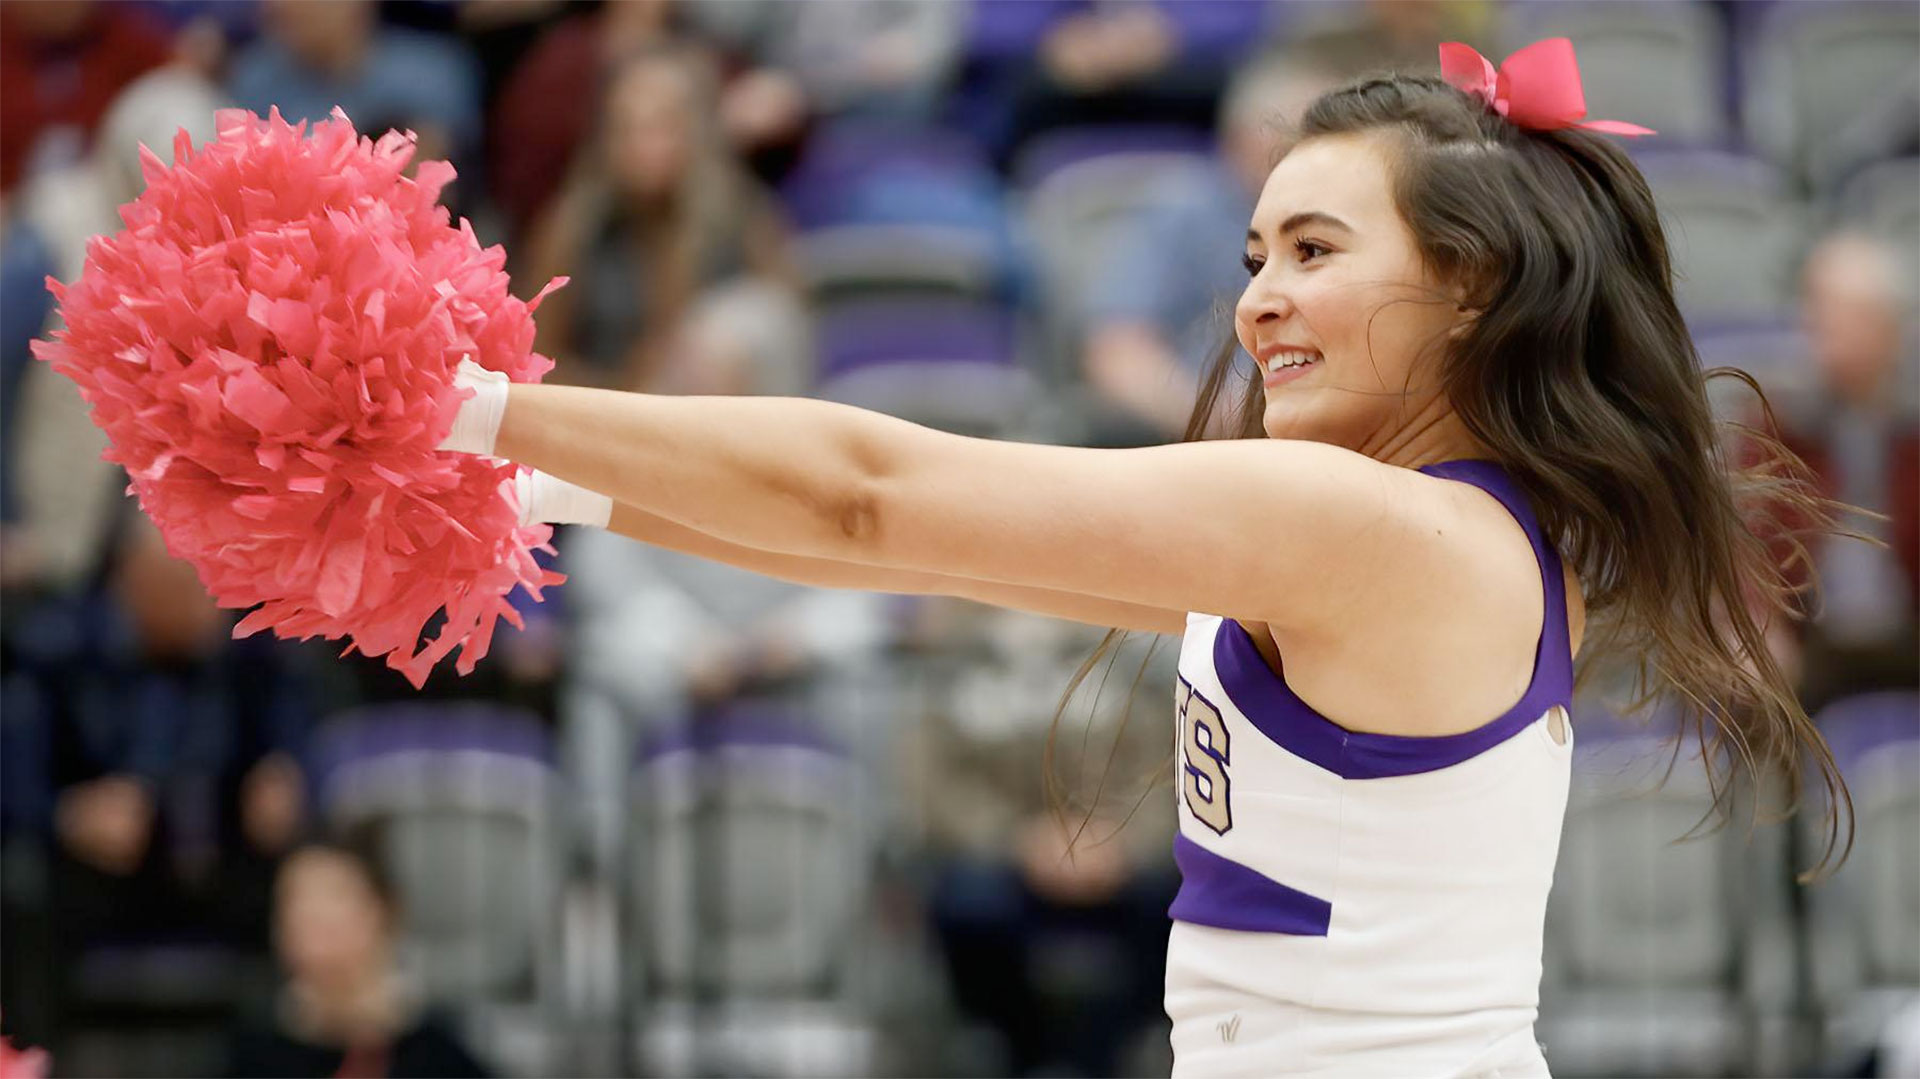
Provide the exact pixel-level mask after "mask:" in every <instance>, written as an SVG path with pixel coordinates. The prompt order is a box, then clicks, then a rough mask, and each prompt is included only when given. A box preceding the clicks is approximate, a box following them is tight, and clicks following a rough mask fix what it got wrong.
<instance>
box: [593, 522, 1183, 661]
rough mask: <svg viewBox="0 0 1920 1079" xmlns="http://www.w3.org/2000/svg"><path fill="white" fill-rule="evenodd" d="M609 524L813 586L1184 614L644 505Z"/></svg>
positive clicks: (1159, 625)
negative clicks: (724, 529) (681, 517)
mask: <svg viewBox="0 0 1920 1079" xmlns="http://www.w3.org/2000/svg"><path fill="white" fill-rule="evenodd" d="M607 528H608V530H609V531H612V532H618V533H619V534H620V535H623V536H626V537H627V538H629V539H635V540H639V541H640V542H642V543H648V544H652V545H653V546H656V547H664V548H666V549H668V550H673V551H679V552H681V553H682V554H690V555H695V556H697V557H700V558H708V559H712V560H713V561H715V562H724V563H726V564H727V565H729V566H737V567H739V568H741V569H744V570H751V571H752V572H754V573H760V574H764V575H766V576H768V577H777V578H779V579H780V580H783V581H792V582H793V583H795V584H804V585H812V586H814V587H816V588H845V589H853V590H858V591H862V592H893V593H898V594H901V595H914V596H953V597H956V598H959V599H969V600H973V601H974V602H976V603H988V604H992V605H994V606H996V607H1006V608H1009V609H1012V610H1016V611H1030V612H1032V613H1034V614H1041V615H1046V616H1048V617H1050V618H1064V619H1067V620H1068V621H1072V622H1083V623H1086V624H1088V625H1094V626H1102V627H1115V626H1118V627H1120V628H1122V629H1137V630H1143V631H1145V632H1148V633H1178V632H1181V630H1182V623H1183V622H1184V616H1183V615H1182V614H1180V613H1179V612H1169V611H1161V610H1154V609H1151V608H1147V607H1142V606H1139V605H1136V604H1129V603H1117V602H1114V601H1112V600H1104V599H1099V598H1097V597H1093V596H1080V595H1074V594H1072V593H1068V592H1055V591H1051V590H1049V589H1045V588H1028V587H1023V586H1020V585H1010V584H1000V583H997V582H993V581H977V580H974V579H972V578H968V577H952V576H948V575H945V574H940V573H927V572H921V571H917V570H903V569H891V568H888V567H885V566H871V565H865V564H862V563H858V562H845V561H837V560H835V559H831V558H814V557H808V556H805V555H794V554H783V553H780V552H776V551H764V550H760V549H758V548H754V547H746V546H742V545H740V544H737V543H729V542H727V541H726V540H722V539H717V538H715V537H713V536H709V535H707V534H706V533H704V532H700V531H698V530H696V529H693V528H689V527H687V526H686V525H683V524H680V523H678V522H676V521H671V520H668V519H667V518H665V517H661V516H659V515H657V514H653V513H648V512H647V511H646V510H643V509H639V508H637V507H634V506H629V505H626V504H624V503H620V502H615V503H614V504H613V516H612V518H611V519H610V520H609V521H608V522H607Z"/></svg>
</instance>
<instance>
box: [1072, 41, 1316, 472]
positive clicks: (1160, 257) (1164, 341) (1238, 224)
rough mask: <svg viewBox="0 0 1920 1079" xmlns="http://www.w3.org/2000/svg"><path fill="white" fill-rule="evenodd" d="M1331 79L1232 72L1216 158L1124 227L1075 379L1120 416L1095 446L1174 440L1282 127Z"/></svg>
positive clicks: (1166, 181) (1091, 314) (1219, 326)
mask: <svg viewBox="0 0 1920 1079" xmlns="http://www.w3.org/2000/svg"><path fill="white" fill-rule="evenodd" d="M1333 82H1334V80H1333V79H1332V78H1331V77H1330V76H1327V75H1324V74H1322V73H1320V72H1319V71H1318V70H1316V69H1312V68H1308V67H1304V66H1301V65H1297V64H1294V63H1292V62H1290V61H1282V60H1278V59H1275V58H1273V57H1271V56H1269V57H1267V58H1265V59H1261V60H1256V61H1253V62H1251V63H1249V64H1248V65H1247V66H1245V67H1243V68H1242V69H1241V70H1240V71H1239V72H1237V73H1236V74H1235V75H1234V77H1233V81H1232V82H1231V84H1230V85H1229V87H1228V91H1227V94H1226V97H1225V99H1224V100H1223V102H1222V104H1221V109H1220V121H1219V135H1218V138H1219V144H1218V154H1217V156H1216V158H1215V160H1214V161H1213V162H1212V163H1211V164H1210V165H1208V166H1204V167H1198V166H1197V167H1193V168H1181V169H1170V170H1166V171H1165V172H1164V174H1163V175H1162V176H1161V178H1159V179H1158V180H1157V181H1155V184H1154V187H1153V190H1152V192H1151V194H1150V196H1149V197H1148V199H1147V203H1148V205H1149V206H1150V207H1151V208H1150V209H1149V210H1148V211H1146V212H1145V213H1142V214H1141V215H1139V216H1138V217H1137V218H1136V219H1134V220H1132V221H1130V222H1128V223H1126V225H1124V226H1123V228H1124V232H1123V234H1122V235H1121V236H1120V237H1118V238H1117V239H1116V240H1115V242H1114V245H1113V248H1112V257H1111V258H1109V259H1107V260H1106V262H1105V264H1104V266H1103V267H1102V268H1101V269H1100V270H1098V271H1097V276H1096V277H1095V278H1094V280H1093V282H1092V284H1091V287H1090V288H1089V289H1088V292H1087V306H1088V309H1087V311H1086V312H1085V315H1084V325H1085V327H1086V336H1085V339H1084V341H1083V342H1082V345H1081V373H1082V375H1083V377H1084V378H1085V380H1086V383H1087V386H1088V388H1089V389H1090V390H1091V391H1092V393H1093V396H1094V398H1095V400H1096V402H1098V403H1099V404H1100V405H1103V406H1106V407H1107V408H1110V409H1114V410H1117V411H1118V413H1119V415H1117V416H1111V417H1104V418H1102V419H1101V420H1099V421H1097V422H1096V424H1095V433H1094V438H1095V441H1098V442H1102V443H1113V442H1159V441H1164V440H1166V439H1169V438H1177V437H1179V435H1180V432H1181V430H1182V428H1184V427H1185V426H1186V422H1187V414H1188V413H1189V412H1191V411H1192V410H1193V401H1194V396H1195V393H1196V391H1197V390H1198V388H1199V379H1200V375H1201V373H1202V371H1201V369H1202V367H1203V366H1204V364H1205V363H1206V361H1207V360H1208V358H1209V357H1210V355H1211V353H1212V351H1213V349H1214V348H1216V347H1218V345H1219V343H1220V341H1221V340H1223V339H1224V334H1225V333H1226V332H1227V331H1226V329H1225V327H1226V326H1227V324H1228V316H1227V315H1226V314H1225V310H1224V309H1223V308H1222V306H1221V305H1222V304H1225V305H1226V306H1227V307H1229V308H1230V306H1231V304H1232V303H1233V301H1234V299H1235V298H1236V297H1237V296H1238V295H1239V293H1240V290H1241V289H1242V288H1243V287H1245V284H1246V271H1245V270H1243V269H1242V268H1241V266H1240V260H1239V255H1240V252H1241V251H1242V249H1243V248H1244V246H1245V243H1244V237H1245V235H1246V231H1247V220H1248V218H1249V217H1251V216H1252V213H1253V204H1254V201H1255V199H1256V198H1257V197H1258V195H1259V193H1260V188H1261V186H1262V185H1264V184H1265V183H1266V179H1267V173H1268V172H1269V171H1270V170H1271V169H1272V167H1273V164H1274V162H1275V161H1277V160H1278V159H1279V156H1280V155H1281V154H1282V153H1284V152H1285V150H1286V143H1285V139H1286V138H1287V135H1286V129H1287V127H1288V126H1289V125H1291V124H1292V123H1293V122H1295V121H1296V120H1297V113H1298V112H1299V111H1300V110H1302V109H1304V108H1305V107H1306V106H1307V105H1308V104H1309V103H1311V102H1312V101H1313V99H1314V98H1315V97H1317V96H1319V95H1320V93H1321V92H1323V91H1324V90H1327V89H1330V88H1331V87H1332V85H1333Z"/></svg>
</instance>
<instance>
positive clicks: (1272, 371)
mask: <svg viewBox="0 0 1920 1079" xmlns="http://www.w3.org/2000/svg"><path fill="white" fill-rule="evenodd" d="M1259 360H1260V371H1261V374H1262V376H1263V381H1264V382H1265V383H1266V384H1267V385H1268V386H1278V385H1280V384H1282V383H1285V382H1291V381H1293V380H1294V379H1296V378H1299V377H1300V376H1302V375H1304V374H1306V373H1307V372H1308V371H1311V370H1313V369H1314V368H1315V367H1318V366H1319V365H1320V364H1321V363H1322V362H1324V358H1323V357H1322V356H1321V355H1320V353H1318V352H1315V351H1314V350H1312V349H1308V348H1294V347H1291V346H1286V345H1274V346H1271V347H1269V348H1264V349H1261V350H1260V354H1259Z"/></svg>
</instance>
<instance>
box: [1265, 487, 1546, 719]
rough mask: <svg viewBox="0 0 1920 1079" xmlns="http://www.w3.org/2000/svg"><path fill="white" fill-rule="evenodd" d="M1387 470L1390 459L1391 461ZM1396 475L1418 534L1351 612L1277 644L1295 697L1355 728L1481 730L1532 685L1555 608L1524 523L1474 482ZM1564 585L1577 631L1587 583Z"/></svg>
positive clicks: (1361, 587) (1357, 594)
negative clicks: (1542, 636)
mask: <svg viewBox="0 0 1920 1079" xmlns="http://www.w3.org/2000/svg"><path fill="white" fill-rule="evenodd" d="M1383 467H1386V466H1383ZM1395 471H1396V472H1398V473H1399V475H1397V476H1395V477H1393V479H1392V480H1391V481H1388V482H1391V483H1392V484H1393V486H1394V488H1395V490H1396V493H1397V495H1398V496H1399V497H1398V507H1399V508H1398V510H1397V516H1399V517H1401V518H1402V521H1403V527H1405V528H1406V529H1407V530H1408V536H1407V538H1406V541H1405V542H1404V543H1402V544H1401V545H1400V546H1399V548H1398V556H1397V558H1396V559H1395V562H1394V564H1393V565H1391V566H1383V567H1381V572H1379V573H1378V574H1376V575H1374V576H1373V577H1372V578H1371V579H1370V580H1368V581H1365V582H1363V583H1359V584H1358V585H1357V587H1356V588H1355V590H1354V598H1353V600H1352V602H1351V604H1350V605H1349V608H1348V611H1347V617H1346V618H1345V619H1343V620H1342V621H1340V622H1338V623H1335V624H1332V625H1329V626H1327V627H1324V628H1323V629H1321V630H1318V631H1308V632H1304V633H1297V634H1294V635H1292V636H1291V637H1288V636H1284V635H1283V634H1282V633H1280V632H1279V631H1278V630H1276V632H1275V640H1276V642H1277V644H1278V646H1279V650H1280V652H1281V654H1282V655H1284V656H1285V657H1286V676H1287V679H1288V682H1289V684H1290V685H1291V686H1292V687H1293V689H1294V690H1295V692H1297V693H1299V694H1300V696H1301V697H1302V698H1303V699H1304V700H1306V701H1307V702H1308V703H1309V704H1311V705H1313V706H1314V707H1315V708H1316V709H1317V710H1319V711H1321V713H1322V714H1324V715H1326V716H1327V717H1328V718H1330V719H1332V720H1334V721H1335V722H1336V723H1339V724H1341V725H1342V726H1346V727H1348V728H1349V729H1352V730H1362V731H1371V732H1377V733H1382V734H1402V735H1415V736H1433V735H1446V734H1453V733H1458V732H1460V731H1465V730H1471V729H1473V728H1474V727H1478V726H1480V725H1481V724H1483V723H1485V722H1487V721H1489V720H1491V719H1493V718H1494V717H1496V716H1498V715H1500V714H1501V713H1502V712H1504V711H1505V710H1506V709H1508V708H1509V707H1511V706H1512V705H1513V703H1514V702H1515V701H1517V700H1518V699H1519V698H1520V696H1521V695H1522V694H1523V693H1524V692H1525V691H1526V688H1527V685H1528V683H1529V681H1530V680H1531V677H1532V673H1533V660H1534V656H1535V652H1536V645H1537V643H1538V641H1539V636H1540V631H1541V628H1542V625H1543V619H1544V617H1545V614H1546V601H1545V594H1544V592H1543V591H1542V580H1541V576H1540V564H1539V562H1538V560H1537V559H1536V557H1535V555H1534V549H1533V544H1532V542H1531V540H1530V539H1529V538H1528V536H1527V533H1526V530H1525V529H1524V528H1523V527H1522V526H1521V524H1520V522H1519V521H1518V520H1516V519H1515V518H1514V516H1513V514H1512V513H1510V512H1509V511H1508V510H1507V508H1506V507H1505V506H1504V505H1502V504H1501V502H1500V501H1499V500H1498V499H1497V498H1495V497H1494V496H1493V495H1491V494H1489V493H1488V492H1487V491H1485V490H1483V489H1481V488H1479V487H1476V486H1474V485H1472V484H1468V483H1462V482H1458V481H1456V480H1451V479H1445V478H1441V477H1437V476H1430V475H1427V474H1425V473H1421V472H1417V471H1414V470H1411V469H1395ZM1556 583H1557V584H1560V585H1561V586H1562V587H1563V588H1564V589H1565V591H1566V594H1567V597H1568V600H1569V603H1568V611H1569V613H1570V616H1571V621H1573V623H1574V624H1573V626H1572V629H1573V630H1574V632H1575V634H1576V639H1577V634H1578V630H1579V624H1580V622H1581V621H1583V619H1582V618H1581V617H1580V615H1579V612H1580V610H1581V607H1580V604H1579V586H1578V582H1577V580H1576V579H1575V578H1574V576H1573V575H1572V574H1571V573H1568V574H1566V576H1565V579H1564V580H1563V581H1561V582H1556Z"/></svg>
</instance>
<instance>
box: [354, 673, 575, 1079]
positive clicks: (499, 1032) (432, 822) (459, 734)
mask: <svg viewBox="0 0 1920 1079" xmlns="http://www.w3.org/2000/svg"><path fill="white" fill-rule="evenodd" d="M320 745H321V747H322V748H321V750H320V755H321V759H322V766H321V769H320V775H321V786H320V799H321V805H322V807H323V812H324V814H325V816H326V818H327V820H328V821H329V823H330V824H332V825H334V826H336V827H342V828H345V827H354V826H361V825H373V826H376V827H377V828H378V833H379V835H380V837H381V845H382V853H383V855H384V857H385V858H386V861H387V865H388V868H389V870H390V872H391V873H392V875H393V878H394V882H395V886H396V888H397V890H398V892H399V895H400V900H401V904H402V908H403V912H404V913H403V919H404V924H405V928H406V933H405V936H404V938H403V939H402V941H401V956H402V962H403V964H404V965H405V966H406V968H407V969H408V970H409V971H410V972H411V973H412V974H413V975H414V976H416V977H417V978H418V980H419V981H420V983H421V985H422V987H423V989H424V990H425V992H426V994H427V995H428V997H429V998H430V999H432V1000H434V1001H436V1002H439V1003H443V1004H447V1005H450V1006H453V1007H456V1008H458V1009H459V1010H460V1011H461V1012H462V1013H463V1015H464V1016H465V1018H466V1020H467V1023H466V1027H467V1033H468V1036H469V1037H470V1038H471V1039H472V1044H474V1045H475V1046H476V1048H478V1049H479V1050H480V1051H481V1052H482V1053H483V1055H485V1056H486V1057H488V1058H490V1059H493V1060H496V1061H500V1062H502V1063H505V1064H506V1065H507V1066H508V1067H509V1068H510V1069H511V1070H513V1071H514V1072H515V1073H518V1074H542V1073H546V1072H548V1071H549V1070H550V1069H551V1068H553V1067H554V1066H555V1064H556V1058H555V1056H554V1054H556V1053H558V1052H561V1051H563V1048H562V1046H560V1045H558V1044H556V1043H555V1041H554V1040H553V1039H554V1037H555V1035H557V1034H559V1033H561V1026H562V1024H561V1023H560V1022H559V1021H558V1017H557V1016H558V1013H557V1012H556V1010H555V1009H556V1008H557V1007H558V1004H559V984H560V980H561V977H562V972H561V971H560V969H559V965H558V960H559V957H560V955H561V949H560V948H559V947H558V946H557V941H558V939H559V932H560V925H559V918H558V914H559V910H560V895H561V880H562V864H563V859H562V854H563V851H564V849H565V844H564V839H563V835H562V832H561V821H560V817H559V813H558V809H559V802H558V793H559V792H558V789H557V787H558V780H557V776H556V774H555V772H554V770H553V767H552V765H551V763H550V758H551V754H550V749H549V747H548V745H547V739H546V735H545V731H544V728H543V727H542V726H541V724H540V722H539V720H538V718H537V717H534V716H532V715H531V714H528V713H525V712H522V711H520V710H518V709H513V708H506V707H502V706H499V705H493V704H487V703H481V702H474V703H465V702H459V703H443V702H421V703H408V704H399V705H382V706H376V707H370V708H365V709H361V710H358V711H356V712H354V713H351V714H349V715H347V716H344V717H341V718H339V719H336V720H335V721H333V723H331V724H330V725H329V727H328V728H327V729H326V730H325V731H324V732H323V734H322V737H321V742H320Z"/></svg>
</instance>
